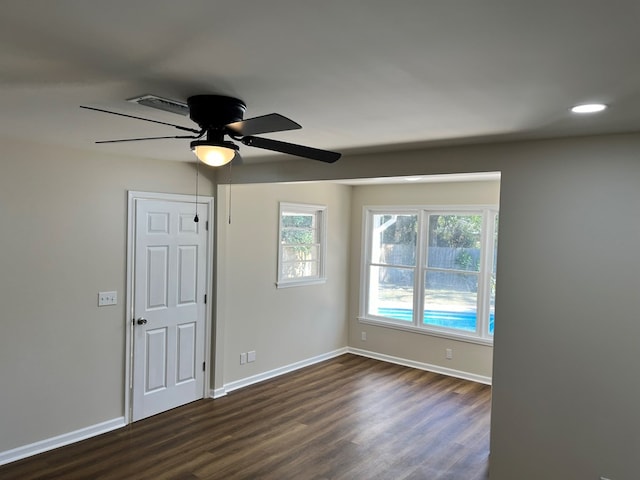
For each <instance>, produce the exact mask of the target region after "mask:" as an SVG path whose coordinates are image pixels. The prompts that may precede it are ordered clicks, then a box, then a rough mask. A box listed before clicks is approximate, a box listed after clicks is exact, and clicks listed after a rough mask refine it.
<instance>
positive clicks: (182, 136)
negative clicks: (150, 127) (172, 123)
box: [95, 135, 200, 143]
mask: <svg viewBox="0 0 640 480" xmlns="http://www.w3.org/2000/svg"><path fill="white" fill-rule="evenodd" d="M164 138H200V137H194V136H192V135H177V136H175V135H174V136H172V137H142V138H120V139H118V140H100V141H98V142H95V143H122V142H139V141H141V140H162V139H164Z"/></svg>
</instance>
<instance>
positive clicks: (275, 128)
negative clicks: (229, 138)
mask: <svg viewBox="0 0 640 480" xmlns="http://www.w3.org/2000/svg"><path fill="white" fill-rule="evenodd" d="M226 128H228V129H229V130H231V132H232V133H233V134H235V135H242V136H246V135H255V134H256V133H272V132H284V131H286V130H297V129H299V128H302V125H300V124H298V123H296V122H294V121H293V120H291V119H289V118H287V117H285V116H282V115H280V114H279V113H270V114H268V115H262V116H260V117H253V118H247V119H246V120H241V121H239V122H233V123H229V124H227V125H226Z"/></svg>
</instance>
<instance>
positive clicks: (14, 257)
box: [0, 141, 213, 453]
mask: <svg viewBox="0 0 640 480" xmlns="http://www.w3.org/2000/svg"><path fill="white" fill-rule="evenodd" d="M201 173H202V172H201ZM194 186H195V172H194V168H193V164H186V163H180V162H166V161H164V162H163V161H151V160H139V159H132V158H126V159H124V158H123V159H118V158H109V157H107V156H104V157H101V158H98V157H96V156H92V157H89V156H87V155H86V154H84V153H82V152H79V151H73V150H62V149H56V148H42V147H39V146H37V145H35V144H26V143H14V142H9V141H3V142H2V143H1V144H0V225H2V227H1V228H2V235H1V238H2V241H1V243H0V245H1V248H0V384H1V387H0V453H2V452H3V451H7V450H10V449H13V448H16V447H20V446H24V445H27V444H31V443H34V442H37V441H41V440H44V439H48V438H51V437H54V436H56V435H61V434H66V433H69V432H72V431H75V430H78V429H81V428H85V427H88V426H92V425H95V424H97V423H100V422H103V421H108V420H112V419H114V418H118V417H122V416H123V415H124V400H123V399H124V382H125V375H124V364H125V363H124V361H125V358H124V352H125V280H126V279H125V269H126V226H127V218H126V217H127V190H141V191H156V192H171V193H187V194H192V193H193V189H194ZM200 192H201V194H204V195H212V194H213V191H212V182H211V180H209V179H207V178H206V177H205V175H202V174H201V175H200ZM104 290H116V291H117V292H118V305H117V306H112V307H101V308H98V307H97V293H98V291H104Z"/></svg>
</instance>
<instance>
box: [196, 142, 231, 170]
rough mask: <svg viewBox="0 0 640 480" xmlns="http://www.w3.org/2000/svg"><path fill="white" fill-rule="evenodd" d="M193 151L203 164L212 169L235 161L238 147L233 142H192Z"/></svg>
mask: <svg viewBox="0 0 640 480" xmlns="http://www.w3.org/2000/svg"><path fill="white" fill-rule="evenodd" d="M191 150H192V151H193V153H194V154H195V155H196V157H198V159H199V160H200V161H201V162H202V163H206V164H207V165H209V166H211V167H221V166H222V165H226V164H227V163H229V162H230V161H231V160H233V158H234V157H235V156H236V152H237V151H238V146H237V145H236V144H235V143H233V142H220V143H217V142H211V141H207V140H196V141H194V142H191Z"/></svg>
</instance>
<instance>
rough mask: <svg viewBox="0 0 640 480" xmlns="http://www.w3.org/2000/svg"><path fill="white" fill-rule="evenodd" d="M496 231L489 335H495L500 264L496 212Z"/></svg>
mask: <svg viewBox="0 0 640 480" xmlns="http://www.w3.org/2000/svg"><path fill="white" fill-rule="evenodd" d="M495 222H496V223H495V231H494V233H493V269H492V275H491V278H490V279H489V281H490V282H491V283H490V285H489V292H490V293H489V335H493V330H494V328H495V316H496V269H497V266H498V215H497V214H496V220H495Z"/></svg>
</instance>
